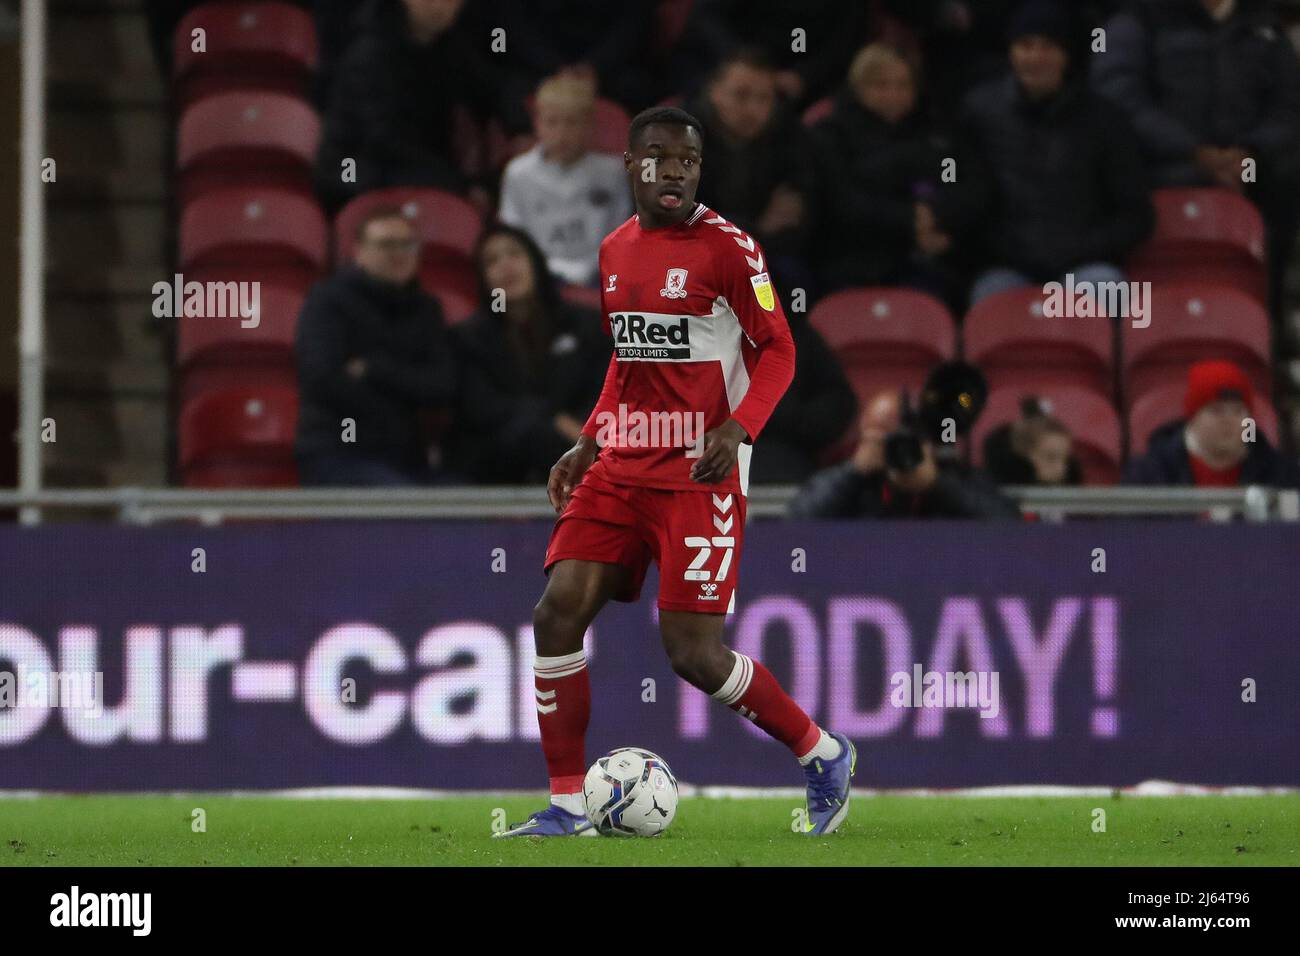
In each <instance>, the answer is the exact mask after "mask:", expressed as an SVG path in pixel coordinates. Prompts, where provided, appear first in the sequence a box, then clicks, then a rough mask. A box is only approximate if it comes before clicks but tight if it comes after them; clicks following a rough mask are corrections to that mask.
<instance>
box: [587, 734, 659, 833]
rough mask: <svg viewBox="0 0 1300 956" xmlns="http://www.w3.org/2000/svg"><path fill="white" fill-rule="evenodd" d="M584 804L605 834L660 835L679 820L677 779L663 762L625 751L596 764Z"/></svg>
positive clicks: (647, 753)
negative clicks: (674, 818)
mask: <svg viewBox="0 0 1300 956" xmlns="http://www.w3.org/2000/svg"><path fill="white" fill-rule="evenodd" d="M582 799H583V801H584V802H585V803H586V806H587V819H588V820H590V821H591V822H592V825H593V826H595V828H596V830H597V831H598V832H600V833H601V834H602V835H605V836H643V837H650V836H657V835H659V834H660V833H663V832H664V831H665V830H667V829H668V825H669V824H670V823H672V822H673V817H675V816H676V815H677V778H676V777H674V776H673V772H672V771H671V770H669V769H668V764H667V763H666V762H665V761H664V759H663V758H662V757H660V756H657V755H655V754H652V753H651V752H650V751H648V750H641V749H640V748H638V747H620V748H619V749H618V750H611V751H610V752H609V753H607V754H605V756H603V757H601V758H600V759H599V760H597V761H596V762H595V763H594V764H592V765H591V769H590V770H588V771H587V778H586V779H585V780H583V782H582Z"/></svg>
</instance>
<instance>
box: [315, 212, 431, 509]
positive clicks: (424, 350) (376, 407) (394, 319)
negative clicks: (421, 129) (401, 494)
mask: <svg viewBox="0 0 1300 956" xmlns="http://www.w3.org/2000/svg"><path fill="white" fill-rule="evenodd" d="M419 257H420V253H419V241H418V240H417V238H416V235H415V231H414V229H413V228H412V226H411V224H410V222H409V221H408V220H407V219H406V218H405V217H404V216H403V215H402V213H401V211H400V210H398V209H378V210H375V211H374V212H372V213H371V214H370V215H369V216H367V217H366V219H365V220H364V221H363V222H362V223H361V224H360V225H359V227H358V229H357V253H356V261H355V263H354V264H352V265H348V266H344V267H343V268H342V269H340V270H339V271H338V272H337V273H335V274H334V275H332V276H330V277H329V278H328V279H323V280H322V281H320V282H318V283H317V284H316V285H315V286H314V287H313V288H312V290H311V292H310V294H309V295H308V297H307V301H306V303H304V305H303V310H302V314H301V315H300V316H299V318H298V329H297V337H296V347H297V357H298V385H299V391H300V394H301V399H300V406H299V411H298V434H297V442H296V446H295V452H296V455H297V458H298V466H299V474H300V477H301V481H302V484H303V485H305V486H306V485H340V486H343V485H414V484H424V483H428V482H432V481H436V480H438V479H439V477H440V476H439V475H438V474H437V473H436V472H435V471H433V470H432V469H431V461H430V457H429V441H428V437H429V435H428V426H430V424H431V422H432V419H433V418H434V417H436V415H437V414H438V413H439V412H443V413H445V411H446V409H447V408H448V407H449V406H450V404H451V402H452V401H453V399H454V396H455V390H456V365H455V360H454V356H453V354H452V350H451V342H450V339H449V337H448V335H447V330H446V326H445V325H444V324H443V317H442V309H441V307H440V306H439V305H438V303H437V301H436V300H435V299H433V298H431V297H430V296H428V295H426V294H425V293H424V292H423V291H422V290H421V289H420V287H419V285H418V283H417V281H416V278H415V276H416V269H417V266H418V263H419Z"/></svg>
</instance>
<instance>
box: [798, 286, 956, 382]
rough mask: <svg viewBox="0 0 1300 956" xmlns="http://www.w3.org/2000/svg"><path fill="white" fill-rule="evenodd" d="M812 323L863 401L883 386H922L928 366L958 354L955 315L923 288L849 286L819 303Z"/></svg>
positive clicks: (927, 372) (928, 370)
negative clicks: (922, 290) (859, 287)
mask: <svg viewBox="0 0 1300 956" xmlns="http://www.w3.org/2000/svg"><path fill="white" fill-rule="evenodd" d="M808 321H809V322H810V323H812V326H813V328H815V329H816V330H817V331H818V332H820V333H821V335H822V338H824V339H825V340H826V344H827V345H829V346H830V348H831V350H832V351H833V352H834V353H835V354H836V355H837V356H838V357H839V360H840V363H841V365H842V366H843V367H844V372H845V374H846V375H847V376H848V378H849V382H850V384H851V385H852V386H853V391H854V392H855V393H856V394H857V396H858V401H859V403H861V404H862V405H865V404H866V403H867V402H868V401H869V400H870V398H871V397H872V396H873V395H875V394H876V393H877V392H879V391H881V390H882V389H890V388H910V389H912V390H914V391H915V390H917V389H919V388H920V387H921V385H922V384H923V383H924V382H925V377H926V375H927V374H929V372H930V369H932V368H933V367H934V366H935V365H937V364H939V363H940V362H943V361H946V360H948V359H951V358H953V357H954V356H955V354H956V333H955V332H954V329H953V319H952V315H951V313H949V311H948V309H947V307H946V306H944V304H943V303H942V302H940V301H939V300H938V299H936V298H934V297H933V296H929V295H926V294H925V293H924V292H914V291H912V290H910V289H885V288H863V289H845V290H843V291H841V292H834V293H832V294H830V295H828V296H826V297H825V298H824V299H822V300H821V301H820V302H818V303H817V305H816V307H815V308H814V309H813V310H812V313H811V314H810V315H809V316H808Z"/></svg>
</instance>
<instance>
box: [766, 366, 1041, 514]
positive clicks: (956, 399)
mask: <svg viewBox="0 0 1300 956" xmlns="http://www.w3.org/2000/svg"><path fill="white" fill-rule="evenodd" d="M986 397H987V387H986V386H985V384H984V379H983V376H982V375H980V373H979V372H978V371H977V370H975V369H974V368H972V367H971V366H969V365H965V364H964V363H960V362H949V363H947V364H945V365H941V366H939V367H938V368H937V369H935V370H934V371H933V372H932V373H931V374H930V377H929V378H928V379H927V381H926V384H925V388H924V389H923V390H922V393H921V398H920V401H919V403H918V406H917V407H916V408H915V409H913V408H912V407H911V403H910V401H909V400H908V396H907V395H906V394H905V393H904V394H902V395H900V394H899V393H897V392H892V391H889V392H881V393H879V394H878V395H876V397H875V398H873V399H872V400H871V401H870V402H869V403H868V404H867V407H866V409H865V410H864V411H863V413H862V419H861V432H860V439H859V441H858V446H857V448H856V449H855V450H854V452H853V455H852V457H850V458H849V459H848V460H847V461H845V462H843V463H842V464H839V465H835V466H834V467H831V468H827V469H825V470H823V471H820V472H818V473H817V474H816V475H814V476H813V477H812V478H810V479H809V480H808V482H807V484H805V485H804V486H803V488H801V489H800V491H799V493H798V494H797V495H796V496H795V497H794V499H793V500H791V502H790V506H789V509H788V514H789V516H790V517H792V518H1019V517H1020V508H1019V506H1018V505H1017V504H1016V503H1015V502H1014V501H1012V500H1011V499H1010V498H1007V497H1006V496H1005V495H1003V494H1002V493H1001V492H1000V491H998V489H997V487H996V486H995V485H994V484H993V483H992V482H990V481H989V480H988V479H987V478H985V477H984V476H983V475H981V474H979V473H977V472H975V471H973V470H971V469H970V468H968V467H967V466H966V465H965V464H964V463H963V462H962V461H961V460H960V459H959V458H958V457H957V455H956V446H955V444H954V441H953V440H954V439H955V437H956V435H961V434H964V433H965V432H967V431H969V429H970V427H971V425H973V424H974V422H975V419H976V418H977V417H978V416H979V413H980V410H981V409H982V408H983V406H984V400H985V398H986ZM945 439H946V440H945Z"/></svg>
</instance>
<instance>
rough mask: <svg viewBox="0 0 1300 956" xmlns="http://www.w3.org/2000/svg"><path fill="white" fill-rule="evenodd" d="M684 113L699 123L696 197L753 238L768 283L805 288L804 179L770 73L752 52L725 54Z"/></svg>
mask: <svg viewBox="0 0 1300 956" xmlns="http://www.w3.org/2000/svg"><path fill="white" fill-rule="evenodd" d="M688 112H690V113H691V114H692V115H693V116H695V117H697V118H698V119H699V120H700V122H702V123H703V124H704V141H705V142H706V143H708V150H709V155H708V157H707V159H706V162H707V164H708V175H707V176H705V177H703V178H702V179H701V181H700V191H699V193H698V198H699V200H700V202H702V203H704V204H705V205H707V206H708V207H709V208H710V209H716V210H717V211H718V212H719V213H720V214H721V215H723V216H726V217H727V219H728V220H729V221H731V222H733V223H735V224H736V225H737V226H739V227H740V228H741V229H743V230H745V231H746V232H748V233H750V234H752V235H754V236H756V237H757V238H758V239H759V241H760V242H762V244H763V251H764V253H765V254H766V255H767V258H768V262H769V264H770V268H769V269H768V271H769V272H771V273H772V275H773V277H774V279H775V281H776V284H777V285H778V286H779V287H781V288H785V289H790V288H796V287H802V288H805V289H806V288H807V287H808V273H807V268H806V266H805V265H804V263H803V258H802V257H803V252H804V245H805V242H806V241H807V238H808V235H809V233H810V231H811V230H810V226H811V222H810V218H811V216H810V213H811V210H810V209H809V206H810V197H811V193H812V186H813V183H812V179H811V176H810V170H809V168H808V163H807V153H806V137H805V135H804V129H803V125H802V124H801V123H800V122H799V121H798V119H797V117H795V116H794V115H793V114H792V113H791V111H790V110H789V108H788V107H786V106H785V105H784V104H783V103H781V101H780V99H779V98H778V96H777V91H776V73H775V71H774V70H773V69H772V67H771V64H770V63H769V62H768V60H767V58H766V57H765V56H764V55H763V54H762V53H761V52H759V51H757V50H749V49H740V50H736V51H735V52H733V53H731V54H729V55H728V56H727V57H726V58H725V59H724V60H723V61H722V62H721V63H720V64H719V65H718V68H717V70H716V71H715V72H714V73H713V75H712V76H711V78H710V79H709V82H708V84H707V85H706V87H705V89H704V91H703V92H702V93H701V94H700V97H699V98H698V100H696V101H695V102H693V103H690V104H689V105H688Z"/></svg>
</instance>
